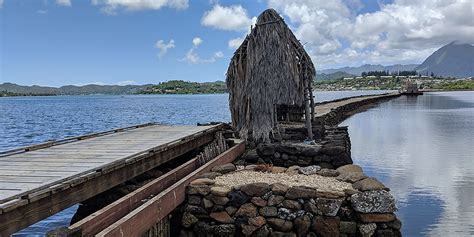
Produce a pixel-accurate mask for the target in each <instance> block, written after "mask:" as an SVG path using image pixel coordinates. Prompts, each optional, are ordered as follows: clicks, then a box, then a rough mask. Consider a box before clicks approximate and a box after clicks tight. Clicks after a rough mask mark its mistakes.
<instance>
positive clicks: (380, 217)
mask: <svg viewBox="0 0 474 237" xmlns="http://www.w3.org/2000/svg"><path fill="white" fill-rule="evenodd" d="M357 216H358V217H359V219H360V220H361V221H362V222H365V223H372V222H390V221H394V220H395V215H394V214H390V213H384V214H379V213H357Z"/></svg>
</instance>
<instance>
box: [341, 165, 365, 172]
mask: <svg viewBox="0 0 474 237" xmlns="http://www.w3.org/2000/svg"><path fill="white" fill-rule="evenodd" d="M336 170H337V171H339V172H340V173H350V172H359V173H362V172H363V171H362V168H360V166H358V165H343V166H341V167H339V168H337V169H336Z"/></svg>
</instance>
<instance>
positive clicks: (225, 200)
mask: <svg viewBox="0 0 474 237" xmlns="http://www.w3.org/2000/svg"><path fill="white" fill-rule="evenodd" d="M211 200H212V202H214V204H216V205H220V206H224V205H226V204H227V203H228V202H229V198H227V197H222V196H215V195H211Z"/></svg>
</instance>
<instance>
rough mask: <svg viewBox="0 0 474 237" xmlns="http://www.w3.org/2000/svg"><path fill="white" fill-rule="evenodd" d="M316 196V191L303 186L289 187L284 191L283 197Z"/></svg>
mask: <svg viewBox="0 0 474 237" xmlns="http://www.w3.org/2000/svg"><path fill="white" fill-rule="evenodd" d="M317 196H318V192H317V191H316V189H314V188H309V187H305V186H297V187H290V188H289V189H288V191H287V192H286V195H285V197H286V198H288V199H299V198H304V199H307V198H314V197H317Z"/></svg>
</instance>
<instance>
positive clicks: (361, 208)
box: [351, 190, 397, 213]
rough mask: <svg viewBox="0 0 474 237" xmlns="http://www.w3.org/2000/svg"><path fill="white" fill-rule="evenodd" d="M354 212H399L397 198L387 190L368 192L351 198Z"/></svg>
mask: <svg viewBox="0 0 474 237" xmlns="http://www.w3.org/2000/svg"><path fill="white" fill-rule="evenodd" d="M351 204H352V207H353V208H354V210H356V211H357V212H362V213H392V212H395V211H396V210H397V208H396V205H395V198H394V197H393V196H392V195H391V194H390V193H389V192H387V191H385V190H377V191H366V192H363V193H356V194H354V195H352V196H351Z"/></svg>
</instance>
